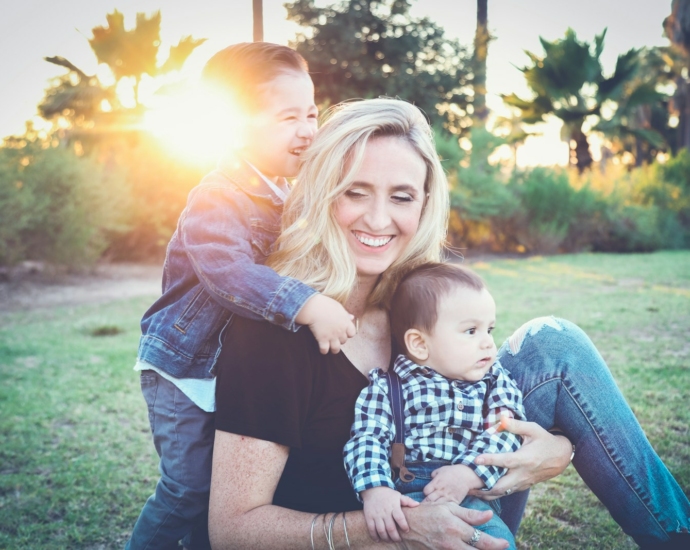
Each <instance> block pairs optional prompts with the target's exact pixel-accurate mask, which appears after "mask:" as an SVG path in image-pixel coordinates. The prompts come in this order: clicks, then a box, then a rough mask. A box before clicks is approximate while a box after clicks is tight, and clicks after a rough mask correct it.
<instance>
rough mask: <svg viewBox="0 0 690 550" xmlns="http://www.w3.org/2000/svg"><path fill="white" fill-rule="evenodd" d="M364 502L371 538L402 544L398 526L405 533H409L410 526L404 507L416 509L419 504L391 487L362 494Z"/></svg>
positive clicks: (365, 517) (379, 488)
mask: <svg viewBox="0 0 690 550" xmlns="http://www.w3.org/2000/svg"><path fill="white" fill-rule="evenodd" d="M361 496H362V500H363V501H364V519H365V520H366V522H367V529H369V536H370V537H371V538H372V539H373V540H374V541H375V542H380V541H382V540H383V541H386V542H390V541H393V542H400V541H401V540H402V539H401V538H400V534H399V533H398V529H397V528H396V524H397V525H398V527H400V529H402V530H403V532H405V533H407V532H408V531H409V530H410V526H409V525H408V524H407V519H405V514H403V513H402V508H401V507H402V506H407V507H408V508H414V507H415V506H419V502H417V501H415V500H412V499H411V498H410V497H407V496H405V495H401V494H400V493H399V492H398V491H396V490H394V489H391V488H390V487H374V488H373V489H367V490H366V491H362V493H361Z"/></svg>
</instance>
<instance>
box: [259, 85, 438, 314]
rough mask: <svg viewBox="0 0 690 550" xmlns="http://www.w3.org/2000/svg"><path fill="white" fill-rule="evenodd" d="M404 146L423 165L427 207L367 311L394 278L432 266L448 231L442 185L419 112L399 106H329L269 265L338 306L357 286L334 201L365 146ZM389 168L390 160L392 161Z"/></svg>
mask: <svg viewBox="0 0 690 550" xmlns="http://www.w3.org/2000/svg"><path fill="white" fill-rule="evenodd" d="M379 137H396V138H399V139H402V140H405V141H406V142H407V143H408V144H409V145H411V146H412V148H413V149H414V150H415V151H416V152H417V153H418V154H419V156H420V157H421V158H422V159H423V160H424V163H425V164H426V169H427V171H426V181H425V182H424V189H425V192H426V194H427V195H426V201H425V204H424V207H423V209H422V215H421V219H420V222H419V228H418V229H417V233H416V234H415V236H414V237H413V238H412V240H411V241H410V243H409V245H408V246H407V248H406V250H405V251H404V252H403V253H402V255H401V256H400V257H399V258H397V259H396V260H395V261H394V262H393V264H392V265H391V266H390V267H389V268H388V269H387V270H386V271H385V272H384V273H382V274H381V277H380V278H379V281H378V282H377V284H376V286H375V288H374V290H373V291H372V293H371V295H370V297H369V304H370V305H374V306H386V305H387V303H388V300H389V299H390V296H391V294H392V293H393V291H394V290H395V286H396V284H397V282H398V281H399V279H400V278H401V277H402V276H403V275H404V274H405V273H406V272H407V271H409V270H410V269H413V268H414V267H416V266H418V265H420V264H423V263H425V262H431V261H436V262H437V261H439V260H440V256H441V247H442V244H443V243H444V242H445V238H446V231H447V226H448V211H449V199H448V183H447V180H446V176H445V173H444V171H443V168H442V167H441V163H440V162H439V159H438V155H437V153H436V149H435V147H434V140H433V135H432V132H431V128H430V127H429V124H428V123H427V121H426V118H425V117H424V115H423V114H422V112H421V111H420V110H419V109H418V108H417V107H415V106H414V105H411V104H410V103H407V102H405V101H402V100H399V99H384V98H381V99H366V100H359V101H353V102H347V103H344V104H340V105H336V106H334V107H332V108H331V109H329V110H328V111H327V112H326V122H325V123H324V124H323V125H322V126H321V128H320V130H319V131H318V133H317V135H316V138H315V139H314V142H313V143H312V145H311V146H310V147H309V149H308V150H307V152H306V153H305V155H304V158H303V160H302V164H301V167H300V171H299V175H298V178H297V180H298V182H297V184H296V185H295V187H294V189H293V190H292V192H291V193H290V196H289V197H288V199H287V201H286V203H285V211H284V213H283V222H282V223H283V231H282V234H281V236H280V237H279V239H278V241H277V244H276V251H275V252H274V253H273V254H272V255H271V257H270V258H269V261H268V265H270V266H271V267H273V269H275V271H276V272H278V273H279V274H281V275H285V276H289V277H294V278H296V279H299V280H301V281H303V282H304V283H306V284H308V285H310V286H311V287H313V288H315V289H316V290H318V291H319V292H321V293H323V294H325V295H326V296H330V297H331V298H334V299H336V300H338V301H339V302H341V303H343V304H344V303H345V301H346V300H347V298H348V296H349V295H350V293H351V292H352V290H353V289H354V288H355V286H356V284H357V269H356V266H355V259H354V256H353V254H352V251H351V250H350V247H349V245H348V243H347V239H346V235H345V234H344V232H343V230H342V229H341V228H340V227H339V226H338V224H337V223H336V221H335V215H334V208H335V204H336V201H337V199H338V198H339V197H340V196H341V195H342V194H343V193H345V191H347V189H348V188H349V187H350V185H351V183H352V182H353V181H354V177H355V176H356V174H357V172H358V170H359V168H360V166H361V164H362V160H363V157H364V150H365V148H366V145H367V143H368V141H369V140H371V139H374V138H379ZM391 160H392V161H393V162H394V159H391Z"/></svg>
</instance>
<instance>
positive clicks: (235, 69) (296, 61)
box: [201, 42, 309, 109]
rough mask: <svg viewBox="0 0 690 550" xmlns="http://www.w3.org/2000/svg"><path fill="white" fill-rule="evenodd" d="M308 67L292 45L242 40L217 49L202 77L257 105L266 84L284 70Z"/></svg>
mask: <svg viewBox="0 0 690 550" xmlns="http://www.w3.org/2000/svg"><path fill="white" fill-rule="evenodd" d="M308 70H309V67H308V65H307V62H306V61H305V60H304V58H303V57H302V56H301V55H300V54H298V53H297V52H296V51H295V50H293V49H292V48H288V47H287V46H281V45H279V44H272V43H270V42H242V43H240V44H233V45H232V46H228V47H227V48H225V49H223V50H220V51H219V52H218V53H216V54H215V55H214V56H213V57H212V58H211V59H209V60H208V62H207V63H206V66H205V67H204V70H203V72H202V74H201V77H202V80H203V81H204V83H206V84H208V85H211V86H213V87H215V88H216V89H219V90H220V91H221V92H223V93H226V94H229V95H230V96H232V98H233V99H234V100H236V101H237V102H239V104H240V105H242V106H244V107H246V108H250V109H254V108H256V107H257V105H258V100H259V98H260V96H261V91H262V90H261V87H262V86H263V85H264V84H266V83H268V82H270V81H271V80H273V79H274V78H276V77H277V76H278V75H280V74H284V73H289V72H295V71H297V72H305V73H306V72H308Z"/></svg>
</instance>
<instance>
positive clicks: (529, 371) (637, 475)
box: [498, 317, 690, 547]
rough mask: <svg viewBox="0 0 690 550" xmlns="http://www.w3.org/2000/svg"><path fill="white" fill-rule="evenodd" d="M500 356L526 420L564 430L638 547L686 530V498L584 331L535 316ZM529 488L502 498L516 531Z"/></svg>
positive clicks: (689, 520)
mask: <svg viewBox="0 0 690 550" xmlns="http://www.w3.org/2000/svg"><path fill="white" fill-rule="evenodd" d="M498 357H499V359H500V360H501V364H502V365H503V366H504V367H505V368H506V369H507V370H508V371H510V373H511V374H512V375H513V377H514V378H515V380H516V381H517V385H518V387H519V388H520V389H521V390H522V392H523V401H524V405H525V411H526V413H527V419H528V420H530V421H533V422H536V423H538V424H539V425H540V426H541V427H543V428H545V429H552V428H555V429H558V430H560V431H561V432H562V433H563V434H564V435H565V436H566V437H567V438H568V439H569V440H570V441H571V442H572V443H573V444H574V445H575V449H576V450H575V458H574V459H573V465H574V466H575V469H576V470H577V472H578V474H579V475H580V477H582V479H583V480H584V482H585V483H586V484H587V486H588V487H589V488H590V489H591V490H592V492H593V493H594V494H595V495H596V496H597V498H598V499H599V500H600V501H601V502H602V503H603V504H604V506H606V508H607V509H608V511H609V513H610V514H611V516H612V517H613V519H614V520H615V521H616V523H618V525H620V526H621V528H622V529H623V531H625V533H627V534H628V535H630V536H631V537H632V538H633V539H634V540H635V542H636V543H637V544H638V545H640V546H647V545H649V546H652V547H653V546H654V545H658V544H659V543H663V542H667V541H668V540H669V534H670V533H679V532H682V531H686V530H688V528H689V527H690V503H689V502H688V499H687V497H686V496H685V495H684V494H683V491H682V490H681V488H680V487H679V485H678V483H676V481H675V479H673V476H672V475H671V473H670V472H669V471H668V469H667V468H666V466H665V465H664V464H663V462H662V461H661V459H660V458H659V457H658V456H657V454H656V453H655V452H654V449H653V448H652V446H651V445H650V444H649V441H648V440H647V437H646V436H645V434H644V432H643V431H642V428H641V426H640V424H639V423H638V422H637V419H636V418H635V415H634V414H633V412H632V411H631V410H630V407H629V406H628V404H627V403H626V401H625V398H624V397H623V396H622V394H621V393H620V391H619V390H618V387H617V386H616V383H615V381H614V380H613V377H612V376H611V373H610V372H609V370H608V367H607V366H606V364H605V363H604V360H603V359H602V357H601V355H599V352H598V351H597V350H596V348H595V347H594V345H593V344H592V342H591V341H590V339H589V338H588V337H587V335H586V334H585V333H584V332H582V330H580V329H579V328H578V327H577V326H575V325H573V324H572V323H570V322H568V321H564V320H560V319H553V318H551V317H548V318H547V317H543V318H539V319H534V320H532V321H530V322H528V323H526V324H525V325H523V327H521V328H520V329H518V330H517V331H516V333H515V334H513V336H511V337H510V338H509V339H508V340H506V342H505V343H504V344H503V346H502V347H501V349H500V350H499V351H498ZM528 493H529V492H528V491H525V492H523V493H516V494H514V495H511V496H509V497H503V498H502V499H501V501H502V505H501V507H502V510H503V512H502V515H501V517H502V518H503V520H504V521H505V523H506V524H507V525H508V526H509V527H510V529H511V531H512V532H513V533H516V532H517V529H518V527H519V525H520V520H521V518H522V514H523V512H524V508H525V504H526V502H527V496H528Z"/></svg>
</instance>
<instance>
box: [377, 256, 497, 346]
mask: <svg viewBox="0 0 690 550" xmlns="http://www.w3.org/2000/svg"><path fill="white" fill-rule="evenodd" d="M458 286H460V287H465V288H471V289H473V290H476V291H480V290H482V289H483V288H486V285H485V284H484V281H483V280H482V278H481V277H480V276H479V275H477V274H476V273H475V272H474V271H471V270H470V269H467V268H466V267H462V266H460V265H457V264H446V263H436V262H429V263H425V264H422V265H420V266H418V267H416V268H415V269H413V270H412V271H410V272H409V273H407V274H406V275H405V276H404V277H403V278H402V279H401V281H400V283H399V284H398V287H397V288H396V289H395V292H394V293H393V297H392V299H391V307H390V322H391V333H392V335H393V339H394V342H395V344H396V346H397V351H398V353H407V347H406V346H405V332H407V331H408V330H409V329H411V328H416V329H418V330H421V331H424V332H426V333H430V332H431V331H432V330H433V328H434V325H436V321H438V306H439V304H440V303H441V299H442V298H443V297H444V296H446V295H448V294H449V293H450V292H451V291H452V290H453V289H455V288H457V287H458Z"/></svg>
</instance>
